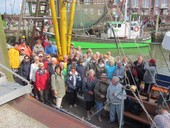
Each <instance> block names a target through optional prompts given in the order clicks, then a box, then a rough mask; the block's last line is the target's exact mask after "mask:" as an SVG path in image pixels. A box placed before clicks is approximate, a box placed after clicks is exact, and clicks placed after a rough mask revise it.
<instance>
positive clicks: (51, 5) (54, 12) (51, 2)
mask: <svg viewBox="0 0 170 128" xmlns="http://www.w3.org/2000/svg"><path fill="white" fill-rule="evenodd" d="M50 7H51V14H52V19H53V26H54V33H55V39H56V43H57V48H58V53H59V55H62V52H61V45H60V36H59V29H58V20H57V15H56V8H55V2H54V0H50Z"/></svg>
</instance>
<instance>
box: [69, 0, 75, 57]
mask: <svg viewBox="0 0 170 128" xmlns="http://www.w3.org/2000/svg"><path fill="white" fill-rule="evenodd" d="M75 5H76V0H72V4H71V9H70V21H69V28H68V36H67V49H68V51H67V53H68V54H70V42H71V34H72V29H73V22H74V12H75Z"/></svg>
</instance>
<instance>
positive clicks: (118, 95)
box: [106, 76, 127, 127]
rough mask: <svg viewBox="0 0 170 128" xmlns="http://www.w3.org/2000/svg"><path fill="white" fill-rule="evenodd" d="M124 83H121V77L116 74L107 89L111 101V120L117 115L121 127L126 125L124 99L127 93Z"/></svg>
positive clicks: (108, 99) (108, 98)
mask: <svg viewBox="0 0 170 128" xmlns="http://www.w3.org/2000/svg"><path fill="white" fill-rule="evenodd" d="M122 87H123V86H122V84H120V83H119V77H117V76H115V77H113V78H112V81H111V83H110V85H109V87H108V89H107V95H106V97H107V101H108V102H109V103H110V121H109V122H114V121H115V117H116V115H117V117H118V122H119V127H122V126H123V125H124V121H123V112H124V100H125V99H126V97H127V95H126V92H125V90H124V89H122Z"/></svg>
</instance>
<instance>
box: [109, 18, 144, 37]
mask: <svg viewBox="0 0 170 128" xmlns="http://www.w3.org/2000/svg"><path fill="white" fill-rule="evenodd" d="M106 27H107V37H108V38H113V37H114V34H113V31H112V28H113V30H114V32H115V35H116V36H117V37H119V38H126V39H135V38H139V37H140V36H141V30H140V25H139V23H138V22H137V21H131V23H130V22H116V21H111V22H107V23H106Z"/></svg>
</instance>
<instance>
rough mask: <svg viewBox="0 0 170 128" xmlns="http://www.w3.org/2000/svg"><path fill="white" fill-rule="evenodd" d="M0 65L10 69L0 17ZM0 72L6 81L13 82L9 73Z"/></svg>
mask: <svg viewBox="0 0 170 128" xmlns="http://www.w3.org/2000/svg"><path fill="white" fill-rule="evenodd" d="M0 41H1V43H0V60H1V61H0V64H2V65H4V66H6V67H7V68H9V69H10V65H9V58H8V49H7V45H6V38H5V33H4V29H3V22H2V18H1V16H0ZM0 71H2V72H3V73H4V74H5V75H6V76H7V78H8V80H10V81H13V76H12V74H11V73H9V72H6V71H5V70H3V69H1V68H0Z"/></svg>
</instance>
